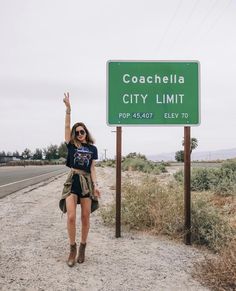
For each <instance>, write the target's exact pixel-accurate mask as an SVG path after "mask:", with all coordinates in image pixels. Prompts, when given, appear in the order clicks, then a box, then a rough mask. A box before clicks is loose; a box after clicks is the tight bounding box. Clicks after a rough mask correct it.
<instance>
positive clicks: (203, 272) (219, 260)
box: [193, 239, 236, 291]
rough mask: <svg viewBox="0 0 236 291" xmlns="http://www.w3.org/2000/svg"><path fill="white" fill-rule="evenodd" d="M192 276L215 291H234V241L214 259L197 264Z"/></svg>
mask: <svg viewBox="0 0 236 291" xmlns="http://www.w3.org/2000/svg"><path fill="white" fill-rule="evenodd" d="M195 267H196V268H195V271H194V273H193V276H194V277H195V278H196V279H198V280H200V281H201V283H204V284H205V285H206V286H208V287H209V288H211V289H212V290H216V291H223V290H228V291H233V290H234V291H235V290H236V239H235V240H233V241H231V243H230V244H229V245H228V246H227V247H226V248H224V249H222V251H221V252H220V253H219V255H217V256H216V257H215V258H206V260H205V262H204V263H197V264H196V266H195Z"/></svg>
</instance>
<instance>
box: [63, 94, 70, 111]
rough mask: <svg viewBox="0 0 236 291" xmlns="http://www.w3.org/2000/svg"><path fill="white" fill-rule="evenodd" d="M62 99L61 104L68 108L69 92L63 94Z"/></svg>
mask: <svg viewBox="0 0 236 291" xmlns="http://www.w3.org/2000/svg"><path fill="white" fill-rule="evenodd" d="M64 96H65V97H64V99H63V102H64V103H65V105H66V107H67V108H70V99H69V92H67V93H64Z"/></svg>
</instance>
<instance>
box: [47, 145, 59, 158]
mask: <svg viewBox="0 0 236 291" xmlns="http://www.w3.org/2000/svg"><path fill="white" fill-rule="evenodd" d="M43 151H44V155H45V158H46V159H47V160H53V159H58V158H59V155H58V146H57V145H52V144H51V145H50V146H49V147H47V148H46V149H44V150H43Z"/></svg>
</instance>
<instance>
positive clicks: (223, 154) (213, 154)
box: [147, 148, 236, 161]
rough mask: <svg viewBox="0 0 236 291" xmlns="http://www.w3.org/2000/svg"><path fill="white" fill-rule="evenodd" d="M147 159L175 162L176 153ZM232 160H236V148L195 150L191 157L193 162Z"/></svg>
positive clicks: (149, 156)
mask: <svg viewBox="0 0 236 291" xmlns="http://www.w3.org/2000/svg"><path fill="white" fill-rule="evenodd" d="M147 158H148V159H149V160H152V161H175V152H171V153H162V154H159V155H148V156H147ZM232 158H236V148H233V149H225V150H216V151H204V152H198V151H197V150H195V151H193V152H192V155H191V160H192V161H194V160H199V161H202V160H204V161H212V160H226V159H232Z"/></svg>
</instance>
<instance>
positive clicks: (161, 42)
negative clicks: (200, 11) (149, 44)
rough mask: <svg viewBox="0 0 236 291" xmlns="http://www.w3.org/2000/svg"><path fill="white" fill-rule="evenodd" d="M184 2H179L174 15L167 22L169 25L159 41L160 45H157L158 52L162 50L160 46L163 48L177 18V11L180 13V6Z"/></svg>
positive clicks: (181, 0) (180, 0)
mask: <svg viewBox="0 0 236 291" xmlns="http://www.w3.org/2000/svg"><path fill="white" fill-rule="evenodd" d="M182 2H183V0H179V3H178V5H177V7H176V9H175V11H174V13H173V15H172V17H171V19H170V21H169V23H168V24H167V27H166V29H165V31H164V33H163V35H162V37H161V39H160V41H159V44H158V46H157V52H158V51H160V48H161V46H162V44H163V42H164V40H165V39H166V36H167V34H168V32H169V30H170V28H171V26H172V23H174V19H175V17H176V15H177V13H178V10H179V8H180V6H181V4H182Z"/></svg>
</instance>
